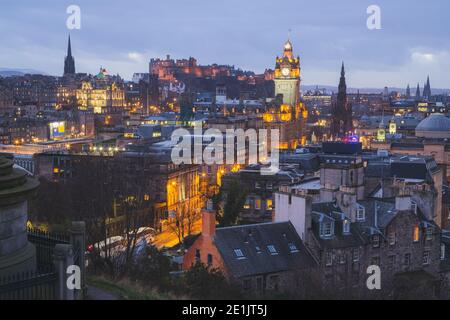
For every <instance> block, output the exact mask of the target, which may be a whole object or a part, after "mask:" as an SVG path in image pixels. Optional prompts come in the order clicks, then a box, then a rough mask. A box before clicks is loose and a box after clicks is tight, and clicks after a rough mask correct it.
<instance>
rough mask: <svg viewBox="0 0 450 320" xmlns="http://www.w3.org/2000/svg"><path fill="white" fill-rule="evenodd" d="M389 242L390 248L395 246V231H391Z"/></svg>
mask: <svg viewBox="0 0 450 320" xmlns="http://www.w3.org/2000/svg"><path fill="white" fill-rule="evenodd" d="M388 241H389V245H390V246H393V245H395V231H394V230H390V231H389V234H388Z"/></svg>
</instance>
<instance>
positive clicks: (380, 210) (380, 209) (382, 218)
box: [357, 199, 437, 237]
mask: <svg viewBox="0 0 450 320" xmlns="http://www.w3.org/2000/svg"><path fill="white" fill-rule="evenodd" d="M358 204H360V205H361V206H363V207H364V208H365V214H366V219H365V221H362V222H358V223H357V224H358V228H359V229H360V231H361V234H362V235H364V236H365V237H369V236H370V235H372V234H375V233H383V232H384V229H385V228H386V227H387V226H388V224H389V223H390V222H391V221H392V220H393V219H394V218H395V217H396V216H397V213H398V212H399V211H397V210H396V209H395V200H394V199H391V200H386V199H385V200H383V201H380V200H376V199H367V200H359V201H358ZM417 217H418V219H419V220H420V221H421V222H422V223H425V224H428V225H433V226H435V227H437V225H436V224H435V223H434V222H433V221H431V220H428V219H427V218H426V217H425V216H424V214H423V213H422V212H421V211H420V209H419V208H417Z"/></svg>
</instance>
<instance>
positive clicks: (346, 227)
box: [342, 219, 350, 234]
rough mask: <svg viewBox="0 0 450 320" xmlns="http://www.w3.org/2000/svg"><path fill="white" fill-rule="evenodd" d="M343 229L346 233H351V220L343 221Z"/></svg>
mask: <svg viewBox="0 0 450 320" xmlns="http://www.w3.org/2000/svg"><path fill="white" fill-rule="evenodd" d="M342 229H343V232H344V233H347V234H348V233H350V221H348V220H347V219H345V220H344V222H343V223H342Z"/></svg>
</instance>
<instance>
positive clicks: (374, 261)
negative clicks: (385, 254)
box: [371, 257, 380, 266]
mask: <svg viewBox="0 0 450 320" xmlns="http://www.w3.org/2000/svg"><path fill="white" fill-rule="evenodd" d="M371 264H372V265H375V266H379V265H380V257H372V259H371Z"/></svg>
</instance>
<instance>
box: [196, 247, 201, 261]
mask: <svg viewBox="0 0 450 320" xmlns="http://www.w3.org/2000/svg"><path fill="white" fill-rule="evenodd" d="M195 260H196V261H200V249H196V250H195Z"/></svg>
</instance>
